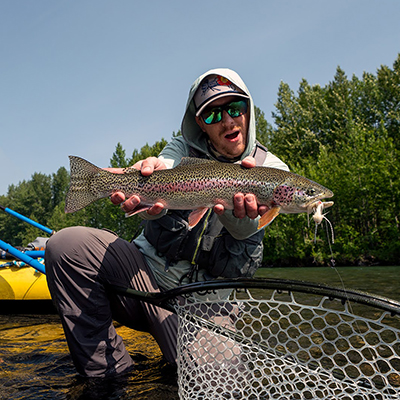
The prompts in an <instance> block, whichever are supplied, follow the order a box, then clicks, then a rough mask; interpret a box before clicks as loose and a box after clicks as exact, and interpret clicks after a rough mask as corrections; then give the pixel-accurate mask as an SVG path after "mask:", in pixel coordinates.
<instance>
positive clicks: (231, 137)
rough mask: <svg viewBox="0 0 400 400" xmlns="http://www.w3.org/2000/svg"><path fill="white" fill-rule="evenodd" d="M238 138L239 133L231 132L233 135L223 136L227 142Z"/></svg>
mask: <svg viewBox="0 0 400 400" xmlns="http://www.w3.org/2000/svg"><path fill="white" fill-rule="evenodd" d="M238 136H239V132H238V131H237V132H233V133H228V134H227V135H225V139H228V140H233V139H236V138H237V137H238Z"/></svg>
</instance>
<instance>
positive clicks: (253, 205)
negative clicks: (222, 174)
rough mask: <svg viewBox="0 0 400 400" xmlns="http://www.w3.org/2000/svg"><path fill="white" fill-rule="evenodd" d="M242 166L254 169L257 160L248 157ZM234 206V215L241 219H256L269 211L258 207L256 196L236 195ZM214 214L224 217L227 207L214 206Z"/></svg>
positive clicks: (263, 207)
mask: <svg viewBox="0 0 400 400" xmlns="http://www.w3.org/2000/svg"><path fill="white" fill-rule="evenodd" d="M241 165H242V166H243V167H245V168H254V167H255V166H256V160H255V159H254V158H253V157H251V156H247V157H246V158H244V159H243V160H242V163H241ZM233 206H234V209H233V215H234V216H235V217H236V218H240V219H242V218H244V217H246V216H247V217H249V218H251V219H255V218H257V217H258V216H259V215H263V214H265V213H266V212H267V211H268V207H267V206H258V204H257V199H256V196H254V194H246V195H244V194H243V193H236V194H235V196H234V197H233ZM214 212H215V213H216V214H218V215H222V214H223V213H224V212H225V207H224V206H223V205H222V204H216V205H215V206H214Z"/></svg>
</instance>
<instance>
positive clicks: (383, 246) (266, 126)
mask: <svg viewBox="0 0 400 400" xmlns="http://www.w3.org/2000/svg"><path fill="white" fill-rule="evenodd" d="M277 97H278V98H277V102H276V104H275V111H274V112H273V114H272V123H270V122H268V121H267V119H266V118H265V114H264V113H263V112H262V111H261V110H260V109H259V108H257V107H256V128H257V138H258V140H259V141H260V142H261V143H263V144H265V145H266V146H267V147H268V148H269V149H270V150H271V151H272V152H273V153H274V154H276V155H277V156H278V157H280V158H281V159H282V160H283V161H285V162H286V163H287V164H288V165H289V167H290V169H291V171H293V172H295V173H298V174H300V175H303V176H306V177H307V178H309V179H312V180H314V181H316V182H318V183H321V184H322V185H324V186H326V187H328V188H329V189H331V190H332V191H333V192H334V194H335V196H334V198H333V200H334V201H335V204H334V206H333V207H331V208H329V209H328V210H327V211H326V214H327V215H326V218H327V219H328V220H329V221H330V223H331V224H332V227H333V231H331V230H330V228H329V224H328V222H326V221H324V222H323V223H322V224H321V225H320V226H318V227H316V226H315V223H314V222H313V220H312V218H307V216H306V215H305V214H299V215H280V216H279V217H278V218H276V219H275V221H274V222H273V223H272V224H271V225H270V226H269V227H268V228H267V229H266V233H265V237H264V245H265V249H264V264H265V265H269V266H271V265H272V266H311V265H327V264H329V263H333V262H335V263H336V265H360V264H363V265H371V264H385V265H388V264H397V265H398V264H400V229H399V216H398V208H399V205H400V178H399V176H400V164H399V152H400V54H399V55H398V57H397V59H396V60H395V62H394V63H393V67H388V66H383V65H382V66H381V67H380V68H379V69H378V70H377V71H376V73H375V74H373V73H368V72H364V73H363V75H362V77H360V78H359V77H356V76H354V75H353V76H352V77H351V78H348V77H347V76H346V74H345V72H344V71H343V70H342V69H341V68H340V67H338V68H337V70H336V74H335V75H334V77H333V79H332V81H331V82H329V83H328V84H327V85H325V86H324V87H322V86H320V85H310V84H309V83H308V82H307V81H306V80H305V79H303V80H302V81H301V82H300V85H299V88H298V90H297V92H295V91H293V90H292V89H291V88H290V87H289V85H288V84H286V83H283V82H282V83H281V84H280V86H279V89H278V95H277ZM177 134H179V132H178V133H177ZM177 134H175V133H173V135H172V136H175V135H177ZM166 144H167V141H166V140H165V139H161V140H160V141H158V142H156V143H155V144H153V145H152V146H150V145H146V146H144V147H143V148H141V149H140V150H134V151H133V153H132V155H130V156H127V155H126V152H125V150H124V148H123V146H122V145H121V144H120V143H118V144H117V145H116V148H115V151H114V153H113V154H112V156H111V159H110V165H109V166H111V167H127V166H129V165H132V164H134V163H135V162H136V161H138V160H140V159H143V158H146V157H149V156H157V155H158V154H159V152H160V151H161V149H162V148H163V147H164V146H165V145H166ZM68 184H69V173H68V171H67V170H66V169H65V168H63V167H62V168H60V169H59V170H58V171H57V172H56V173H54V174H52V175H45V174H41V173H34V174H33V175H32V177H31V179H30V180H29V181H22V182H20V183H19V184H18V185H11V186H9V188H8V192H7V195H6V196H0V204H1V205H3V206H6V207H9V208H11V209H13V210H15V211H17V212H19V213H21V214H23V215H25V216H27V217H29V218H31V219H34V220H36V221H38V222H40V223H41V224H43V225H46V226H48V227H49V228H51V229H54V230H60V229H62V228H63V227H66V226H72V225H86V226H93V227H98V228H107V229H111V230H113V231H115V232H116V233H118V234H119V235H120V236H121V237H123V238H125V239H127V240H131V239H132V238H133V237H134V236H135V235H136V234H137V233H138V232H139V231H140V229H141V225H140V221H141V220H140V218H139V217H137V216H134V217H130V218H125V216H124V214H123V213H122V212H121V210H120V209H119V207H116V206H114V205H112V204H111V202H110V201H109V200H108V199H103V200H100V201H97V202H96V203H94V204H91V205H90V206H88V207H86V208H85V209H83V210H81V211H79V212H77V213H74V214H65V213H64V206H65V195H66V192H67V190H68ZM41 235H43V234H42V233H41V232H40V231H39V230H38V229H37V228H34V227H32V226H30V225H28V224H26V223H24V222H22V221H19V220H16V219H14V218H12V217H11V216H9V215H7V214H5V213H2V214H0V238H1V239H2V240H4V241H6V242H8V243H11V244H13V245H15V246H21V245H24V244H27V243H28V242H30V241H32V240H33V239H34V238H35V237H37V236H41Z"/></svg>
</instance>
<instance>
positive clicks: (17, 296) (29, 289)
mask: <svg viewBox="0 0 400 400" xmlns="http://www.w3.org/2000/svg"><path fill="white" fill-rule="evenodd" d="M7 262H9V260H0V300H51V297H50V293H49V289H48V287H47V281H46V275H44V274H42V273H41V272H38V271H36V270H35V269H34V268H32V267H29V266H23V267H19V266H4V267H3V266H2V264H5V263H7Z"/></svg>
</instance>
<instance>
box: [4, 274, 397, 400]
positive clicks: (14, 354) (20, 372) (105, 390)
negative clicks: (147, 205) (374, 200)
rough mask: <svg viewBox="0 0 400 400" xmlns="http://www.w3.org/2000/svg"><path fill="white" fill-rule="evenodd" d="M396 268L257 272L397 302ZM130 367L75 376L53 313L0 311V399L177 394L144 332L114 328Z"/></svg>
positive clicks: (173, 375)
mask: <svg viewBox="0 0 400 400" xmlns="http://www.w3.org/2000/svg"><path fill="white" fill-rule="evenodd" d="M399 272H400V267H346V268H337V269H334V268H328V267H326V268H284V269H281V268H276V269H275V268H274V269H261V270H259V272H258V273H257V276H259V277H270V278H285V279H296V280H303V281H311V282H319V283H324V284H327V285H330V286H336V287H341V288H342V287H343V286H344V287H345V288H346V289H359V290H363V291H367V292H369V293H374V294H379V295H380V296H385V297H389V298H392V299H394V300H397V301H400V290H399V286H400V285H399V284H400V280H399ZM117 331H118V333H119V334H120V335H121V336H122V337H123V338H124V341H125V344H126V346H127V348H128V351H129V353H130V354H131V356H132V358H133V359H134V361H135V366H136V368H135V370H134V371H133V372H130V373H129V374H127V375H125V376H120V377H118V378H112V379H111V378H110V379H89V380H87V379H82V378H80V377H78V376H77V375H76V372H75V370H74V367H73V365H72V361H71V358H70V355H69V352H68V347H67V345H66V342H65V339H64V335H63V331H62V327H61V324H60V321H59V319H58V317H57V316H56V315H54V314H45V315H34V314H26V315H24V314H19V315H0V399H7V400H10V399H13V400H17V399H35V400H36V399H37V400H42V399H52V400H53V399H65V400H78V399H79V400H90V399H93V400H94V399H96V400H102V399H104V400H105V399H107V400H113V399H118V400H125V399H139V400H145V399H146V400H147V399H160V400H161V399H163V400H169V399H178V387H177V383H176V370H175V369H173V368H171V367H170V366H168V365H166V364H164V362H163V360H162V356H161V353H160V351H159V349H158V347H157V345H156V344H155V342H154V341H153V340H152V338H151V337H150V336H149V335H147V334H144V333H140V332H135V331H132V330H130V329H128V328H126V327H124V326H118V327H117Z"/></svg>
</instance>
